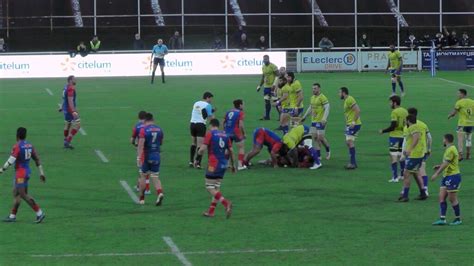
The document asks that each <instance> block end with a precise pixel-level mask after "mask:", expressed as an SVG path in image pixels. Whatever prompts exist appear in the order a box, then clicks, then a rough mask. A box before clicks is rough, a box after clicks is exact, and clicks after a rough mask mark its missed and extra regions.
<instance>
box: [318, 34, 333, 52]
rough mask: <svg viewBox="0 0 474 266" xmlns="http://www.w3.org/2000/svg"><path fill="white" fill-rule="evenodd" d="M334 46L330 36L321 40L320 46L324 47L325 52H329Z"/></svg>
mask: <svg viewBox="0 0 474 266" xmlns="http://www.w3.org/2000/svg"><path fill="white" fill-rule="evenodd" d="M333 47H334V44H333V43H332V42H331V40H329V38H328V37H323V38H322V39H321V41H319V48H321V49H322V51H323V52H327V51H329V50H331V48H333Z"/></svg>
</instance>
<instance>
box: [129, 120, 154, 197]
mask: <svg viewBox="0 0 474 266" xmlns="http://www.w3.org/2000/svg"><path fill="white" fill-rule="evenodd" d="M146 114H147V112H145V111H140V112H138V122H137V123H136V124H135V126H134V127H133V130H132V136H131V137H130V143H131V144H132V145H133V146H134V147H138V134H139V133H140V130H141V129H142V128H143V127H144V126H145V117H146ZM140 177H141V169H140V168H138V179H137V185H136V187H135V188H136V190H137V191H140ZM145 183H146V189H145V194H150V176H149V175H147V176H146V180H145Z"/></svg>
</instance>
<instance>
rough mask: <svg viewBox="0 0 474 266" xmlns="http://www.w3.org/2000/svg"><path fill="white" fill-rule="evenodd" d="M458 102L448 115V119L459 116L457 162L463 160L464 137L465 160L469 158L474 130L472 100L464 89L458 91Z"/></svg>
mask: <svg viewBox="0 0 474 266" xmlns="http://www.w3.org/2000/svg"><path fill="white" fill-rule="evenodd" d="M458 98H459V100H458V101H457V102H456V105H455V106H454V110H453V111H452V112H451V113H450V114H449V116H448V119H450V118H452V117H454V116H455V115H456V114H459V120H458V130H457V134H458V151H459V160H460V161H462V160H463V140H464V137H466V159H470V157H471V146H472V131H473V129H474V100H473V99H470V98H468V97H467V91H466V90H465V89H459V94H458Z"/></svg>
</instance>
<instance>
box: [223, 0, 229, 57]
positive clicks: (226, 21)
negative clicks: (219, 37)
mask: <svg viewBox="0 0 474 266" xmlns="http://www.w3.org/2000/svg"><path fill="white" fill-rule="evenodd" d="M223 1H224V6H225V9H224V10H225V29H224V31H225V50H226V51H227V50H228V49H229V18H228V16H229V10H228V7H227V0H223Z"/></svg>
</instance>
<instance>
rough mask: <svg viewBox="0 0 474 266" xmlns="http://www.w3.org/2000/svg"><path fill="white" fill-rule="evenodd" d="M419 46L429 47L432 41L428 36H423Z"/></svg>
mask: <svg viewBox="0 0 474 266" xmlns="http://www.w3.org/2000/svg"><path fill="white" fill-rule="evenodd" d="M420 45H421V46H428V47H431V46H432V45H433V39H432V38H431V37H430V35H429V34H425V35H423V39H422V40H421V41H420Z"/></svg>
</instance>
